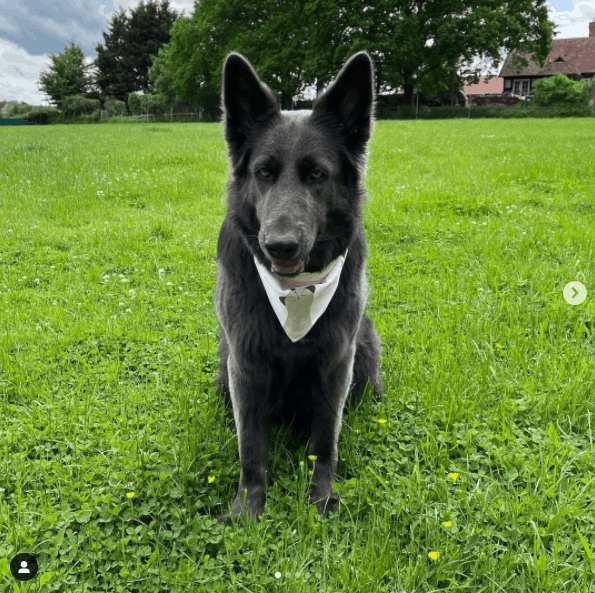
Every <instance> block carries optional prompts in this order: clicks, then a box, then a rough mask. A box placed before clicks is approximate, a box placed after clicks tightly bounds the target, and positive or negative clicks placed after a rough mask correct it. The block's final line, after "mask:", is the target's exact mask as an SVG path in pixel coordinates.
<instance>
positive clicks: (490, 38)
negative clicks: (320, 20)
mask: <svg viewBox="0 0 595 593" xmlns="http://www.w3.org/2000/svg"><path fill="white" fill-rule="evenodd" d="M342 4H344V6H345V11H344V12H342V15H341V17H340V21H341V23H340V27H341V29H342V30H346V29H347V30H352V31H353V33H351V34H350V36H351V37H352V43H351V45H352V48H351V49H360V48H363V47H365V46H366V45H365V44H367V45H368V46H369V47H370V49H371V50H372V51H371V53H372V55H373V56H374V58H375V60H376V67H377V76H378V78H379V80H381V81H382V82H383V83H385V84H388V85H389V86H390V87H391V88H398V87H399V86H402V87H403V89H404V91H405V101H406V102H408V103H410V104H413V93H414V91H415V90H416V89H419V88H420V86H421V84H422V83H423V82H424V80H425V79H426V78H427V77H432V78H433V79H434V81H435V85H436V87H437V88H436V90H440V89H444V90H446V89H448V88H449V81H450V79H451V76H452V65H453V64H457V65H458V66H459V67H460V69H461V70H462V72H461V74H464V75H465V76H472V77H475V78H477V77H478V76H479V73H480V68H481V67H480V66H479V65H478V66H475V67H474V66H472V65H471V63H472V61H473V60H474V59H475V58H482V59H488V60H490V61H491V62H492V65H493V66H494V67H498V65H499V64H500V63H501V61H502V59H503V52H511V51H519V52H524V53H529V54H531V55H534V57H535V58H536V59H537V60H538V61H539V62H540V63H541V64H543V63H544V61H545V59H546V57H547V55H548V53H549V51H550V49H551V39H552V31H553V24H552V23H551V22H550V21H549V20H548V12H547V11H548V6H547V1H546V0H510V1H509V2H506V3H504V4H503V3H502V2H501V1H500V0H433V1H432V2H418V1H417V0H374V1H373V2H372V3H371V5H370V7H369V10H366V11H365V12H364V13H362V9H361V8H360V9H359V10H358V9H357V4H358V2H357V1H356V0H343V1H342ZM366 4H370V2H368V3H366ZM362 16H363V18H362ZM358 21H360V22H358ZM519 62H522V58H519Z"/></svg>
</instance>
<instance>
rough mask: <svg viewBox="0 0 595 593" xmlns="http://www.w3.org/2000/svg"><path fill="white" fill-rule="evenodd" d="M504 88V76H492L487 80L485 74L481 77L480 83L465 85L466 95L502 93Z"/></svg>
mask: <svg viewBox="0 0 595 593" xmlns="http://www.w3.org/2000/svg"><path fill="white" fill-rule="evenodd" d="M503 88H504V79H503V78H492V79H490V80H486V77H485V76H480V77H479V83H478V84H467V83H465V86H463V91H464V92H465V94H466V95H485V93H501V92H502V89H503Z"/></svg>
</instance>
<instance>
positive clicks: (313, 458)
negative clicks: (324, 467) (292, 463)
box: [308, 455, 318, 461]
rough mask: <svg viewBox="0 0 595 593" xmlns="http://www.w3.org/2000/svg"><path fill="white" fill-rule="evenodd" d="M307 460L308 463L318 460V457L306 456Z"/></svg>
mask: <svg viewBox="0 0 595 593" xmlns="http://www.w3.org/2000/svg"><path fill="white" fill-rule="evenodd" d="M308 459H309V460H310V461H316V460H317V459H318V457H316V455H308Z"/></svg>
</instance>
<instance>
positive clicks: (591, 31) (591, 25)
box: [589, 20, 595, 38]
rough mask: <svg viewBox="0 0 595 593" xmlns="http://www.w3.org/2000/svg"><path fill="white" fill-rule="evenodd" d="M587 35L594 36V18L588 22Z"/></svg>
mask: <svg viewBox="0 0 595 593" xmlns="http://www.w3.org/2000/svg"><path fill="white" fill-rule="evenodd" d="M589 37H593V38H595V20H594V21H592V22H590V23H589Z"/></svg>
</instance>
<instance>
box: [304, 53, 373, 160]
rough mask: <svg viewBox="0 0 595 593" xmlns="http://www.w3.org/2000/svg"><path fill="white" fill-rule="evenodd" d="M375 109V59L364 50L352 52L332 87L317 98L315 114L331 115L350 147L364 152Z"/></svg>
mask: <svg viewBox="0 0 595 593" xmlns="http://www.w3.org/2000/svg"><path fill="white" fill-rule="evenodd" d="M373 109H374V63H373V62H372V59H371V58H370V56H369V55H368V53H367V52H365V51H360V52H359V53H357V54H355V55H354V56H352V57H351V58H350V59H349V60H347V62H346V63H345V65H344V66H343V68H342V69H341V72H339V74H338V76H337V78H336V79H335V80H334V81H333V83H332V84H331V85H330V86H329V88H328V89H327V90H326V91H325V92H324V93H323V94H322V95H321V96H320V97H318V99H316V101H315V103H314V106H313V108H312V111H313V112H314V114H315V116H316V115H320V116H322V117H323V118H325V119H326V117H325V116H329V115H330V116H331V119H332V120H333V122H334V123H336V124H339V126H340V129H341V132H342V134H343V135H344V136H345V138H346V141H347V146H348V148H349V149H350V150H351V151H352V152H353V153H354V154H356V155H361V154H363V153H364V152H365V148H366V143H367V142H368V140H369V139H370V133H371V131H372V122H373V117H374V114H373Z"/></svg>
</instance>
